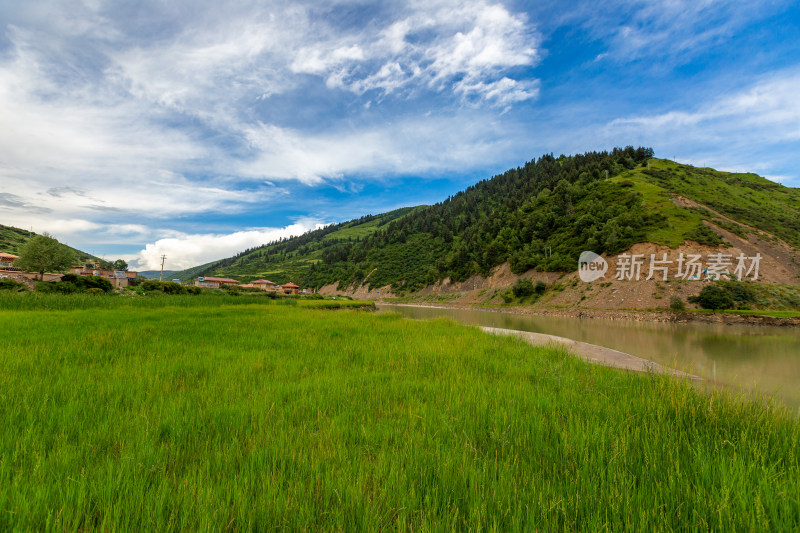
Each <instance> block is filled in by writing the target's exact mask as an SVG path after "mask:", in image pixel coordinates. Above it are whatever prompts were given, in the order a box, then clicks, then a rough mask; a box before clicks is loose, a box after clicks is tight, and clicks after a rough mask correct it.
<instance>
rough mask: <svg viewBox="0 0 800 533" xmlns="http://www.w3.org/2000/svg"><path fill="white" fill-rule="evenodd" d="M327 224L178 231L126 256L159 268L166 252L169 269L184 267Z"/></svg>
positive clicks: (139, 264)
mask: <svg viewBox="0 0 800 533" xmlns="http://www.w3.org/2000/svg"><path fill="white" fill-rule="evenodd" d="M324 226H325V224H323V223H321V222H319V221H317V220H312V219H302V220H298V221H297V222H295V223H294V224H291V225H289V226H286V227H284V228H259V229H252V230H247V231H237V232H235V233H229V234H213V233H211V234H178V235H175V236H173V237H167V238H163V239H159V240H157V241H156V242H154V243H151V244H148V245H147V246H145V248H144V249H143V250H141V251H140V252H139V253H138V254H134V255H127V256H124V259H125V260H127V261H128V262H129V263H130V265H131V267H132V268H138V269H139V270H157V269H159V268H160V267H161V256H162V255H166V256H167V261H166V263H165V268H166V269H168V270H183V269H186V268H190V267H193V266H197V265H201V264H204V263H208V262H210V261H214V260H217V259H222V258H225V257H230V256H232V255H235V254H236V253H238V252H241V251H243V250H246V249H248V248H253V247H256V246H261V245H262V244H267V243H269V242H273V241H277V240H279V239H281V238H287V237H292V236H296V235H302V234H303V233H306V232H308V231H311V230H314V229H319V228H322V227H324Z"/></svg>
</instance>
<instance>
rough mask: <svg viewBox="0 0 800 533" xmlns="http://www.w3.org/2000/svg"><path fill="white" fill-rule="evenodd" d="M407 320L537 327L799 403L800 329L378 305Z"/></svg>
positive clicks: (546, 331) (793, 404) (538, 331)
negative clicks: (438, 320)
mask: <svg viewBox="0 0 800 533" xmlns="http://www.w3.org/2000/svg"><path fill="white" fill-rule="evenodd" d="M378 310H379V311H381V312H388V311H391V312H396V313H400V314H402V315H404V316H407V317H409V318H415V319H429V318H436V317H449V318H452V319H455V320H457V321H459V322H463V323H465V324H473V325H480V326H491V327H496V328H506V329H515V330H521V331H533V332H536V333H547V334H550V335H558V336H559V337H567V338H569V339H574V340H578V341H583V342H589V343H592V344H598V345H600V346H606V347H608V348H613V349H615V350H619V351H622V352H627V353H629V354H633V355H636V356H639V357H643V358H645V359H649V360H651V361H655V362H657V363H661V364H663V365H668V366H671V367H673V368H678V369H680V370H685V371H687V372H691V373H692V374H696V375H698V376H701V377H704V378H709V379H712V380H714V381H716V382H721V383H723V384H727V385H732V386H734V387H737V388H742V389H745V390H750V391H753V390H754V391H756V392H757V393H767V394H772V395H775V396H776V397H778V398H780V399H782V400H783V401H784V402H786V403H788V404H789V405H792V406H800V329H798V328H778V327H760V326H724V325H719V324H700V323H692V324H673V323H658V322H634V321H627V320H599V319H584V320H581V319H577V318H561V317H542V316H531V315H514V314H510V313H499V312H492V311H477V310H473V309H439V308H424V307H409V306H401V305H390V304H379V305H378Z"/></svg>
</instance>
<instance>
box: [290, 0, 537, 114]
mask: <svg viewBox="0 0 800 533" xmlns="http://www.w3.org/2000/svg"><path fill="white" fill-rule="evenodd" d="M406 11H407V13H406V16H405V17H404V18H402V19H400V20H391V21H388V22H387V23H386V24H385V25H379V26H376V27H367V28H365V29H363V30H362V31H360V32H359V33H357V34H349V35H339V34H336V35H333V36H332V37H331V38H329V39H322V40H319V41H318V42H314V43H313V44H310V45H307V46H304V47H303V48H301V49H300V50H299V51H298V52H297V54H296V56H295V59H294V61H293V62H292V64H291V69H292V71H293V72H295V73H307V74H314V75H318V76H322V77H324V78H325V80H326V84H327V85H328V86H329V87H334V88H342V89H345V90H348V91H352V92H354V93H357V94H363V93H365V92H368V91H372V90H378V91H380V92H382V93H384V94H391V93H393V92H395V91H398V90H401V89H409V90H413V89H416V88H418V87H419V86H420V85H422V86H426V87H428V88H429V89H433V90H435V91H448V90H450V91H452V92H453V93H454V94H461V95H464V96H474V97H478V98H482V99H483V100H484V101H485V102H487V103H489V104H500V105H507V104H509V103H514V102H519V101H522V100H528V99H532V98H535V97H536V96H537V94H538V93H537V92H536V91H532V90H529V88H525V89H521V87H522V86H523V85H526V84H529V82H528V83H523V82H519V81H516V80H512V79H510V78H509V77H508V76H506V75H503V72H505V71H507V70H508V69H512V68H515V67H527V66H532V65H534V64H536V63H537V62H538V60H539V51H538V46H539V40H540V39H539V36H538V34H537V33H536V32H535V31H534V29H533V27H532V26H531V25H530V24H529V23H528V20H527V17H526V16H525V15H519V14H512V13H511V12H510V11H508V9H506V8H505V7H504V6H502V5H500V4H490V3H486V2H482V1H472V2H454V1H440V2H412V3H410V4H409V6H408V8H407V10H406ZM487 86H489V87H491V88H492V89H491V91H487V90H484V89H483V88H484V87H487Z"/></svg>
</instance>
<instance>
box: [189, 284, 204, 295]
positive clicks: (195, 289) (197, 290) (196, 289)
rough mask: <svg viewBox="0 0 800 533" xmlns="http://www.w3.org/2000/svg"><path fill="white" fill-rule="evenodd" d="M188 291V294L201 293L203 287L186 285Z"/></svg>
mask: <svg viewBox="0 0 800 533" xmlns="http://www.w3.org/2000/svg"><path fill="white" fill-rule="evenodd" d="M186 292H187V293H188V294H200V293H201V292H203V289H201V288H200V287H195V286H194V285H191V286H189V287H186Z"/></svg>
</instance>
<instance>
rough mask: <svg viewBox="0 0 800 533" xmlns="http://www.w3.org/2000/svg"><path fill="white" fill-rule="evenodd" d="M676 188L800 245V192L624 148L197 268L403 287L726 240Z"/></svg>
mask: <svg viewBox="0 0 800 533" xmlns="http://www.w3.org/2000/svg"><path fill="white" fill-rule="evenodd" d="M676 195H680V196H684V197H686V198H689V199H692V200H695V201H696V202H699V203H702V204H705V205H707V206H709V207H712V208H713V209H715V210H716V211H719V212H720V213H723V214H724V215H726V216H728V217H730V218H732V219H734V220H738V221H740V222H743V223H746V224H749V225H752V226H754V227H757V228H760V229H763V230H765V231H769V232H771V233H773V234H775V235H777V236H778V237H780V238H782V239H784V240H786V241H787V242H790V243H792V244H794V245H799V244H800V237H798V232H800V192H799V191H798V190H797V189H789V188H786V187H783V186H781V185H779V184H776V183H773V182H771V181H769V180H766V179H764V178H761V177H759V176H756V175H753V174H731V173H724V172H717V171H714V170H711V169H699V168H694V167H691V166H687V165H679V164H676V163H673V162H670V161H665V160H659V159H654V158H653V151H652V149H649V148H633V147H627V148H625V149H615V150H613V151H611V152H590V153H586V154H582V155H575V156H571V157H567V156H560V157H554V156H552V155H545V156H542V157H541V158H539V159H536V160H533V161H530V162H528V163H527V164H525V165H524V166H522V167H518V168H515V169H511V170H509V171H507V172H505V173H504V174H501V175H499V176H495V177H493V178H491V179H487V180H483V181H480V182H479V183H477V184H475V185H474V186H472V187H469V188H468V189H466V190H465V191H463V192H460V193H458V194H456V195H455V196H452V197H450V198H447V199H446V200H445V201H443V202H441V203H438V204H436V205H433V206H420V207H418V208H414V209H405V210H400V211H395V212H392V213H386V214H384V215H379V216H377V217H364V218H363V219H361V220H357V221H352V222H348V223H345V224H340V225H336V226H329V227H327V228H325V229H322V230H318V231H315V232H310V233H308V234H305V235H303V236H301V237H296V238H292V239H288V240H285V241H282V242H278V243H272V244H269V245H265V246H262V247H259V248H256V249H253V250H247V251H245V252H242V253H241V254H239V255H237V256H235V257H232V258H230V259H225V260H223V261H218V262H215V263H211V264H209V265H204V268H202V269H193V271H192V272H191V274H192V275H214V274H215V275H226V276H234V277H237V279H243V280H244V281H247V280H249V279H255V278H256V277H268V278H270V279H272V281H276V282H278V283H282V282H285V281H289V280H290V279H291V280H292V281H294V282H295V283H299V284H301V285H303V286H309V287H319V286H321V285H324V284H328V283H333V282H336V281H338V282H340V283H342V284H345V285H347V284H352V283H357V284H360V283H367V284H369V285H370V286H372V287H381V286H385V285H391V286H392V288H393V290H394V291H395V292H398V293H404V292H409V291H414V290H418V289H421V288H422V287H425V286H427V285H430V284H432V283H435V282H436V281H437V280H441V279H443V278H450V279H452V280H464V279H466V278H468V277H469V276H471V275H473V274H484V275H485V274H487V273H488V272H489V270H490V269H491V268H492V267H494V266H497V265H499V264H501V263H504V262H509V263H510V265H511V269H512V270H513V271H514V272H515V273H522V272H525V271H526V270H529V269H532V268H533V269H538V270H547V271H572V270H574V269H575V268H576V265H577V259H578V256H579V255H580V253H581V252H582V251H583V250H593V251H595V252H597V253H603V252H606V253H609V254H615V253H619V252H621V251H623V250H625V249H627V248H629V247H630V246H631V245H633V244H635V243H637V242H643V241H650V242H655V243H658V244H667V245H670V246H677V245H679V244H680V243H682V242H684V240H686V239H691V240H694V241H697V242H700V243H703V244H712V245H713V244H719V243H721V242H722V241H721V239H720V237H719V236H718V235H717V234H715V233H714V232H712V231H711V230H709V229H708V228H707V227H706V226H705V225H704V224H703V222H702V221H703V220H710V219H712V218H714V217H715V215H714V214H713V213H711V212H710V211H708V210H704V209H700V208H691V207H685V206H679V205H676V203H674V202H673V201H672V200H671V198H672V197H673V196H676ZM717 222H719V221H717ZM735 229H736V231H737V232H741V231H742V229H741V228H740V227H737V228H735ZM184 274H186V273H184ZM184 277H186V276H185V275H184Z"/></svg>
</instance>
